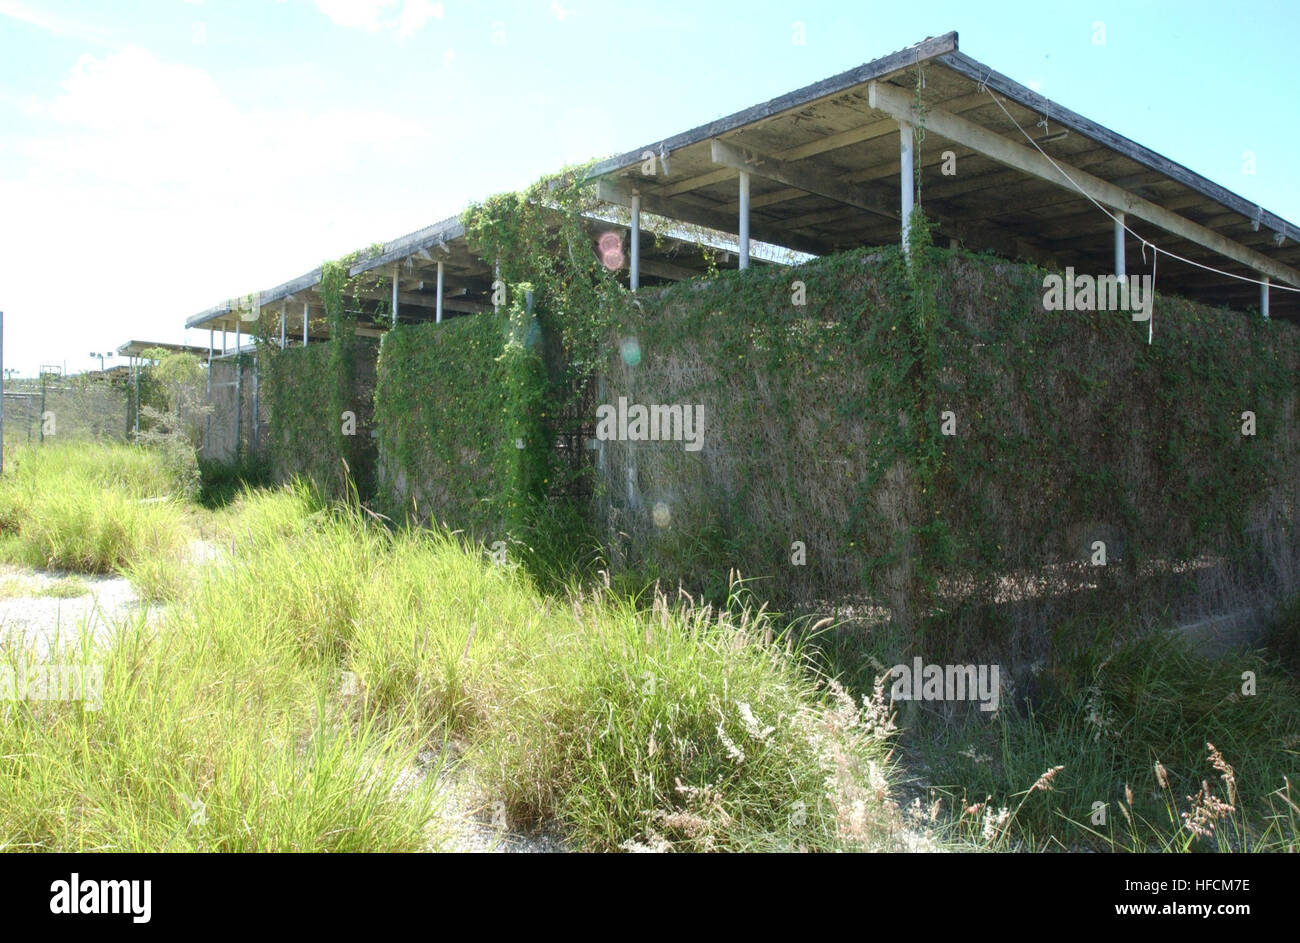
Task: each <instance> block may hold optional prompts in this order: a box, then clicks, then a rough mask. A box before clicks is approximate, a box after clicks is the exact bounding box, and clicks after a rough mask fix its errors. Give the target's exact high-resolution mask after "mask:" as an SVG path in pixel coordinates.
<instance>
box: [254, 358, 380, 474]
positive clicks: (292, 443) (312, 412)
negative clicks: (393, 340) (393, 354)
mask: <svg viewBox="0 0 1300 943" xmlns="http://www.w3.org/2000/svg"><path fill="white" fill-rule="evenodd" d="M344 343H345V344H346V347H345V349H344V352H343V354H342V355H340V353H339V351H338V350H337V349H336V343H335V342H334V341H329V342H325V343H320V344H308V345H306V346H305V347H304V346H300V347H289V348H286V349H285V350H276V349H274V348H271V347H266V348H264V350H266V351H267V355H266V356H265V361H266V366H265V368H264V369H265V371H266V380H265V387H264V396H265V397H266V405H267V409H268V411H269V414H270V420H269V428H270V432H269V436H268V437H269V440H270V441H269V443H268V444H269V455H270V460H271V467H272V470H273V473H274V474H275V476H276V477H277V478H279V479H280V480H288V479H290V478H293V477H303V478H306V479H308V480H310V481H312V482H314V483H315V484H316V485H317V486H318V487H320V488H321V489H322V490H323V491H324V492H326V493H327V494H332V495H343V494H345V493H346V490H347V488H348V482H347V479H346V477H345V475H344V462H346V463H347V468H348V469H349V470H350V472H351V476H352V482H353V484H354V485H355V487H356V488H357V491H358V493H359V494H360V495H362V496H363V497H370V496H372V495H373V493H374V474H375V471H374V469H375V460H376V459H375V456H376V453H377V449H376V443H375V439H374V437H373V436H372V435H371V433H372V432H373V431H374V429H375V423H374V389H375V359H376V357H377V354H378V343H377V342H376V341H374V340H373V339H371V338H358V337H347V338H346V340H345V341H344ZM348 413H351V414H352V415H351V416H348V415H346V414H348Z"/></svg>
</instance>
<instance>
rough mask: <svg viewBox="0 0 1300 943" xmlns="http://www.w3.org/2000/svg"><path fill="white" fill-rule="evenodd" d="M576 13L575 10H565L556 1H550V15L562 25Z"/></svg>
mask: <svg viewBox="0 0 1300 943" xmlns="http://www.w3.org/2000/svg"><path fill="white" fill-rule="evenodd" d="M576 12H577V11H576V10H566V9H565V8H564V6H563V4H561V3H558V2H556V0H552V3H551V13H552V14H554V16H555V18H556V19H557V20H559V21H560V22H561V23H563V22H564V21H565V19H567V18H568V17H570V16H573V14H574V13H576Z"/></svg>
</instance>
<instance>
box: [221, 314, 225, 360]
mask: <svg viewBox="0 0 1300 943" xmlns="http://www.w3.org/2000/svg"><path fill="white" fill-rule="evenodd" d="M225 355H226V324H225V322H224V321H223V322H221V356H223V357H224V356H225Z"/></svg>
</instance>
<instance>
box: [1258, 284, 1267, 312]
mask: <svg viewBox="0 0 1300 943" xmlns="http://www.w3.org/2000/svg"><path fill="white" fill-rule="evenodd" d="M1259 313H1260V314H1262V315H1263V316H1264V320H1268V276H1267V275H1265V276H1264V284H1262V285H1260V286H1259Z"/></svg>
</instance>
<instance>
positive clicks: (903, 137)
mask: <svg viewBox="0 0 1300 943" xmlns="http://www.w3.org/2000/svg"><path fill="white" fill-rule="evenodd" d="M915 153H916V140H915V136H914V135H913V133H912V126H911V125H910V124H908V123H907V122H905V121H900V122H898V163H899V169H898V185H899V196H900V198H901V205H900V207H899V209H900V212H901V213H902V216H903V251H904V252H906V251H907V249H908V245H909V238H910V237H911V230H912V208H913V206H914V205H915V199H916V194H915V192H914V191H913V185H914V174H915V170H914V166H913V162H914V158H915Z"/></svg>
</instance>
